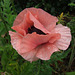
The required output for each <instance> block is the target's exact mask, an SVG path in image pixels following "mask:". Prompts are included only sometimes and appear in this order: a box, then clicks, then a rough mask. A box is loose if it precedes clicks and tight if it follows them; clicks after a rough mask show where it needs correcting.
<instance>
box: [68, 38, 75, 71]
mask: <svg viewBox="0 0 75 75" xmlns="http://www.w3.org/2000/svg"><path fill="white" fill-rule="evenodd" d="M73 40H74V37H73ZM74 43H75V40H74V41H73V44H74ZM74 48H75V44H74V45H73V48H72V51H71V56H70V60H69V64H68V68H67V70H69V68H70V67H71V65H72V63H73V57H74V54H75V50H74Z"/></svg>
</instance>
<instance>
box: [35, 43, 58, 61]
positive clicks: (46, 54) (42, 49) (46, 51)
mask: <svg viewBox="0 0 75 75" xmlns="http://www.w3.org/2000/svg"><path fill="white" fill-rule="evenodd" d="M37 51H38V52H37V54H36V57H38V58H40V59H42V60H49V59H50V56H51V55H52V53H53V52H55V51H59V50H58V48H57V47H56V46H55V45H53V44H50V43H47V44H44V45H41V46H39V47H37Z"/></svg>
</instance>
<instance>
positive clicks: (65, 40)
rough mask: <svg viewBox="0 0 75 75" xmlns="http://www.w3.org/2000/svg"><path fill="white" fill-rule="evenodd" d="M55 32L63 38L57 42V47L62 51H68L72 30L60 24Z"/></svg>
mask: <svg viewBox="0 0 75 75" xmlns="http://www.w3.org/2000/svg"><path fill="white" fill-rule="evenodd" d="M55 32H56V33H60V34H61V38H60V39H59V40H57V41H56V42H55V45H56V46H57V47H58V48H59V49H61V50H66V49H67V48H68V46H69V45H70V41H71V32H70V29H69V28H68V27H67V26H63V25H61V24H58V25H57V26H56V28H55Z"/></svg>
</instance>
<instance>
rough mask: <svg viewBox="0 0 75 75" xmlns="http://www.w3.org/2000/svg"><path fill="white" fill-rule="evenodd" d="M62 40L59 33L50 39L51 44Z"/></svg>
mask: <svg viewBox="0 0 75 75" xmlns="http://www.w3.org/2000/svg"><path fill="white" fill-rule="evenodd" d="M60 38H61V35H60V34H59V33H56V34H54V35H53V36H52V37H51V38H50V40H49V43H54V42H55V41H57V40H58V39H60Z"/></svg>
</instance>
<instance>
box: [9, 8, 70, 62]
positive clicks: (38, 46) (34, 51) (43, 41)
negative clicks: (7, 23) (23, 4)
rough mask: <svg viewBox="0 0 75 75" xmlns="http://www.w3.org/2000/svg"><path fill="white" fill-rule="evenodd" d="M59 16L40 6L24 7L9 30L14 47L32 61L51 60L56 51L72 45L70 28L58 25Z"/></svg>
mask: <svg viewBox="0 0 75 75" xmlns="http://www.w3.org/2000/svg"><path fill="white" fill-rule="evenodd" d="M57 21H58V19H57V17H54V16H52V15H50V14H49V13H47V12H45V11H44V10H42V9H40V8H27V9H24V10H23V11H22V12H20V13H19V15H18V16H17V17H16V19H15V21H14V24H13V27H12V29H13V30H15V31H16V32H12V31H9V35H10V36H11V44H12V46H13V48H14V49H16V51H17V52H18V53H19V54H20V55H21V56H22V57H23V58H24V59H25V60H28V61H30V62H32V61H36V60H38V59H41V60H49V59H50V56H51V55H52V53H53V52H55V51H60V50H66V49H67V48H68V46H69V45H70V41H71V33H70V29H69V28H68V27H66V26H63V25H62V24H58V25H56V22H57Z"/></svg>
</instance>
